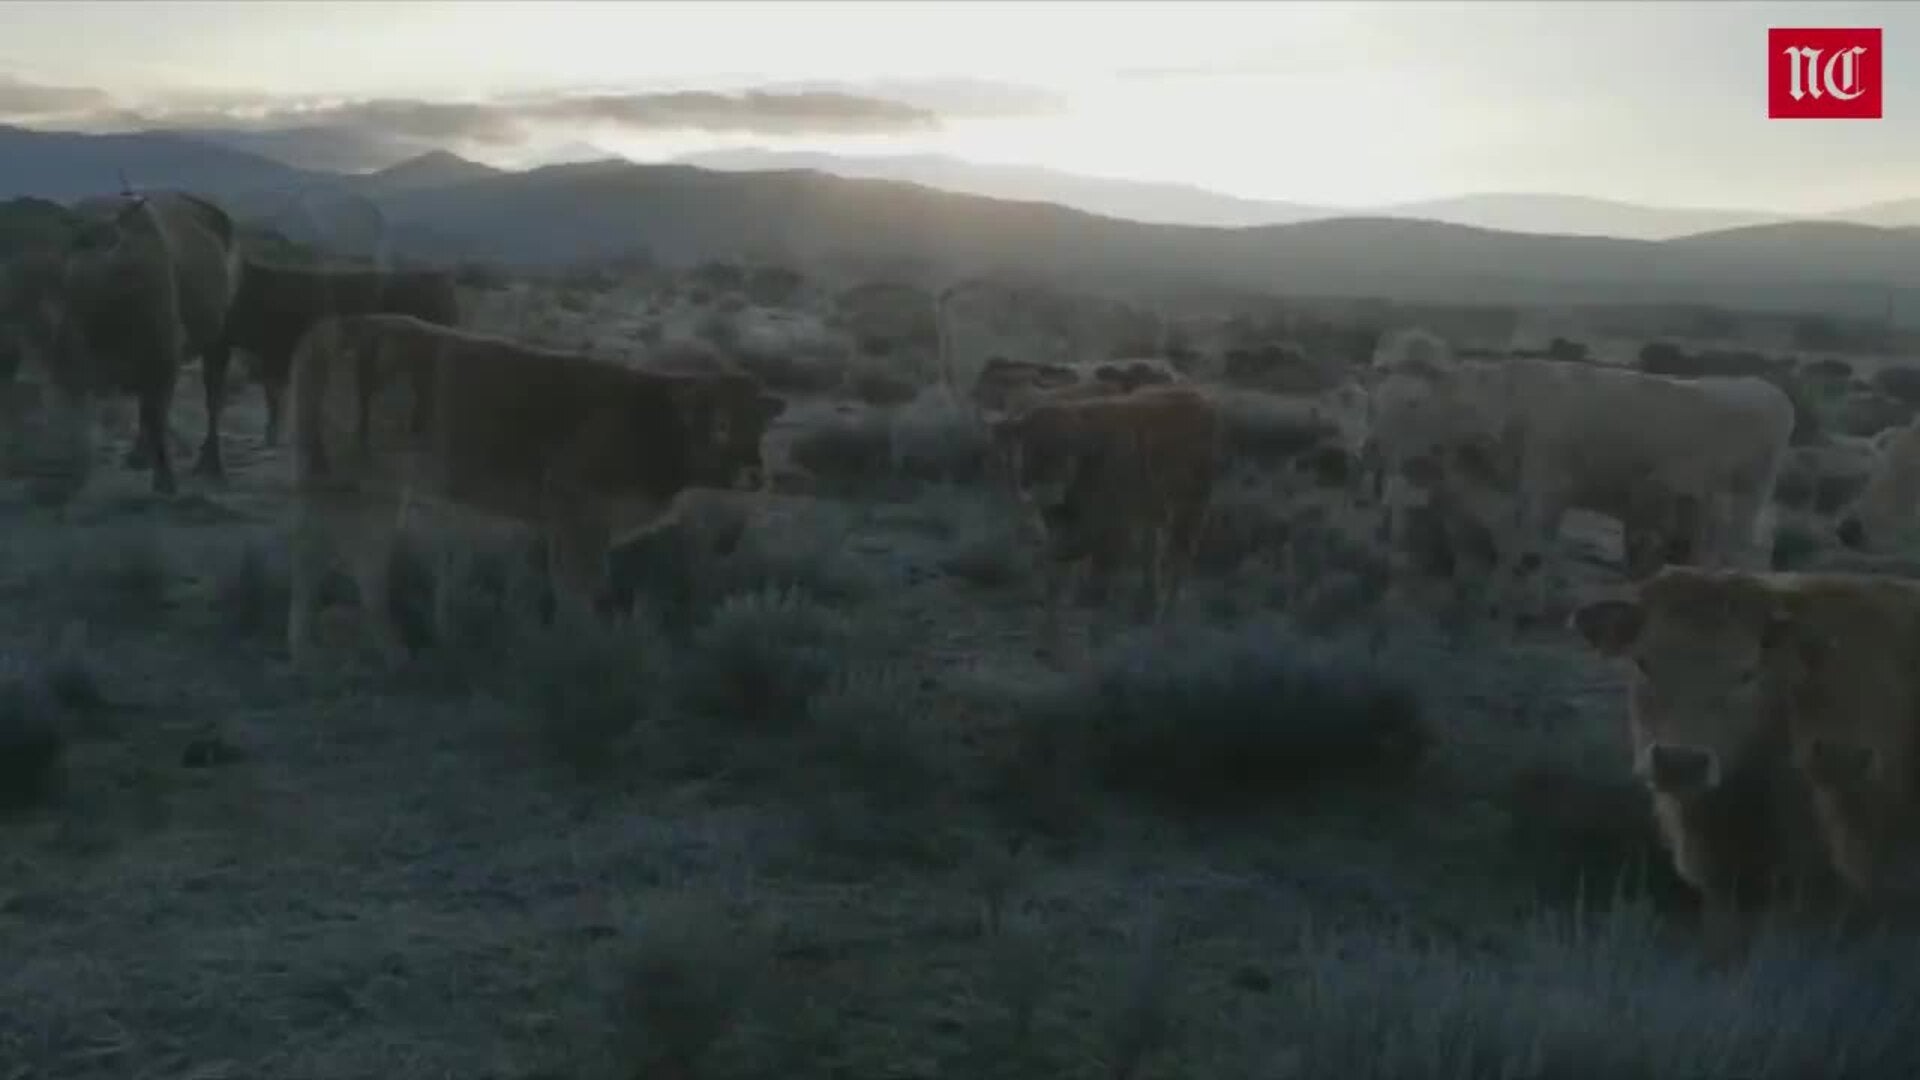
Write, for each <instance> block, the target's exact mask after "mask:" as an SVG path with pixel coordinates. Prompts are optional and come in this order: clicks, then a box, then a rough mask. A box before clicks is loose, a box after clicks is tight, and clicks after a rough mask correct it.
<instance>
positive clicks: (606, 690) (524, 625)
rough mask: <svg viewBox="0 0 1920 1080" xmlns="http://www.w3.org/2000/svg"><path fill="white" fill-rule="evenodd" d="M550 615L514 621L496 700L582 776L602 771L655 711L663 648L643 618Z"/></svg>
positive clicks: (665, 648)
mask: <svg viewBox="0 0 1920 1080" xmlns="http://www.w3.org/2000/svg"><path fill="white" fill-rule="evenodd" d="M569 610H570V609H564V608H563V609H561V610H560V611H557V612H556V613H555V616H556V617H555V618H554V620H553V621H552V622H551V623H548V624H544V625H543V624H541V623H538V622H535V621H533V620H521V621H520V622H519V623H518V629H517V632H516V633H515V634H514V635H513V636H514V638H515V639H516V640H515V641H514V643H513V650H512V654H511V655H512V656H513V663H512V664H510V665H501V667H500V670H501V671H502V672H508V671H510V672H511V675H510V676H509V677H508V678H507V679H506V680H505V686H504V688H503V692H502V696H503V697H505V698H506V699H507V700H509V701H510V702H511V703H512V704H514V705H517V706H518V707H519V708H520V709H521V710H523V712H524V714H525V716H526V717H527V719H528V720H530V721H531V722H532V724H533V730H534V732H535V734H536V736H537V738H538V740H539V742H540V744H541V746H543V747H544V748H545V749H546V750H547V751H548V752H549V753H551V754H552V755H553V756H554V758H555V759H556V760H558V761H560V762H561V763H563V764H565V765H567V766H569V767H571V768H572V769H573V770H574V771H575V772H576V773H578V774H581V775H592V774H595V773H598V772H602V771H604V770H605V769H606V768H607V767H608V766H609V765H611V764H612V763H613V761H614V760H615V758H616V756H617V753H618V750H619V747H620V744H621V741H622V740H623V739H624V738H625V737H626V736H627V735H628V734H629V733H630V732H632V731H633V730H634V728H635V725H636V724H639V723H641V722H643V721H646V720H648V719H650V718H651V717H653V716H654V715H655V714H656V712H657V710H658V709H660V708H661V706H662V704H663V703H662V694H663V691H664V689H665V687H666V673H667V670H668V663H667V662H668V649H669V646H668V645H667V642H666V640H665V638H664V637H663V636H662V635H661V634H660V633H659V631H658V629H657V628H656V627H654V626H653V625H652V624H651V623H650V622H649V621H648V620H647V619H646V618H645V617H644V616H641V615H628V616H626V617H624V618H620V619H613V620H606V619H599V618H592V617H585V616H581V615H572V614H567V612H568V611H569Z"/></svg>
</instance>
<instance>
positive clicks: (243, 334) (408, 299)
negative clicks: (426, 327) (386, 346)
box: [206, 259, 460, 474]
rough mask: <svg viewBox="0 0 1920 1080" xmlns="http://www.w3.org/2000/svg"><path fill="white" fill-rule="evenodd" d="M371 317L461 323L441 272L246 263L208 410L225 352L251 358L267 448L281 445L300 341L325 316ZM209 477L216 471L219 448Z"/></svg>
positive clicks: (212, 367) (222, 382) (222, 374)
mask: <svg viewBox="0 0 1920 1080" xmlns="http://www.w3.org/2000/svg"><path fill="white" fill-rule="evenodd" d="M376 313H390V314H395V315H412V316H414V317H415V318H418V319H422V320H424V321H426V322H430V323H436V324H438V325H441V326H453V325H455V324H457V323H458V322H459V321H460V298H459V295H458V293H457V291H456V290H455V288H454V282H453V276H452V275H451V274H449V273H446V272H445V271H441V270H368V269H362V268H359V267H309V266H279V265H275V264H273V263H266V262H259V261H255V260H252V259H248V260H246V262H245V264H244V267H243V271H242V275H241V280H240V291H239V292H238V293H237V294H236V295H235V296H234V298H233V308H232V310H231V311H230V312H229V313H228V315H227V332H226V336H225V338H224V340H223V341H222V343H221V346H222V347H221V348H219V349H218V350H216V351H215V352H214V353H212V354H210V355H209V356H208V358H207V371H206V378H207V380H208V383H209V386H210V387H211V389H210V390H209V394H210V396H209V398H208V400H209V402H213V401H224V400H225V387H226V377H227V357H228V354H229V350H231V349H235V348H238V349H242V350H245V351H246V352H248V353H251V354H252V355H253V358H254V375H255V377H256V378H257V379H259V381H260V389H261V392H262V393H263V394H264V395H265V397H266V402H267V431H266V438H267V445H268V446H277V445H279V442H280V425H281V411H282V410H281V401H282V398H283V397H284V395H285V391H286V386H287V379H288V376H289V373H290V371H291V369H292V365H293V350H294V348H295V347H296V346H297V345H299V344H300V340H301V338H303V337H305V336H306V333H307V331H308V330H309V329H310V328H312V326H313V324H314V323H316V322H319V321H320V320H321V319H323V318H326V317H327V316H329V315H371V314H376ZM211 469H212V471H213V472H214V473H216V474H218V472H219V471H220V461H219V453H218V448H217V447H216V448H215V451H214V459H213V464H212V466H211Z"/></svg>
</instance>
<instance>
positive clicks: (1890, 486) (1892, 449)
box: [1837, 423, 1920, 554]
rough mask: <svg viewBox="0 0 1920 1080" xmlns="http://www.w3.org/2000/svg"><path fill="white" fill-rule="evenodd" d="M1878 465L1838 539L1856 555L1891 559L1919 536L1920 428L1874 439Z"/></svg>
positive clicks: (1843, 516)
mask: <svg viewBox="0 0 1920 1080" xmlns="http://www.w3.org/2000/svg"><path fill="white" fill-rule="evenodd" d="M1873 446H1874V448H1875V451H1876V455H1875V456H1876V460H1875V462H1874V465H1873V469H1872V471H1871V472H1870V473H1869V474H1868V476H1867V482H1866V485H1865V486H1864V487H1862V488H1861V489H1860V494H1859V496H1858V497H1857V498H1855V499H1854V500H1853V503H1852V505H1850V506H1848V507H1847V508H1846V509H1844V510H1842V511H1841V512H1840V515H1839V518H1840V524H1839V527H1838V529H1837V535H1838V537H1839V540H1840V542H1841V543H1842V544H1845V545H1846V546H1847V547H1850V548H1852V549H1854V550H1855V551H1866V552H1874V553H1879V554H1892V553H1895V552H1897V551H1899V550H1900V548H1901V547H1903V546H1905V545H1907V544H1908V543H1909V542H1911V541H1912V540H1914V539H1915V537H1916V533H1920V423H1916V424H1912V425H1909V426H1907V427H1903V428H1895V429H1894V430H1892V431H1887V432H1883V433H1882V434H1881V435H1880V436H1879V437H1878V438H1876V439H1874V440H1873Z"/></svg>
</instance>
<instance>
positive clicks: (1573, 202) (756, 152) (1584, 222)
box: [677, 147, 1783, 240]
mask: <svg viewBox="0 0 1920 1080" xmlns="http://www.w3.org/2000/svg"><path fill="white" fill-rule="evenodd" d="M677 163H678V164H685V165H697V166H700V167H701V168H706V169H725V170H748V169H751V170H761V171H768V170H780V169H815V170H818V171H820V172H824V173H831V174H833V175H835V176H850V177H861V178H870V179H881V180H905V181H907V182H909V183H915V184H924V185H926V186H927V187H932V188H939V189H940V190H942V191H955V192H960V193H963V194H968V195H986V196H989V197H992V198H999V199H1024V200H1036V201H1039V202H1052V203H1059V204H1060V205H1062V206H1070V207H1073V208H1074V209H1076V210H1085V211H1087V212H1088V213H1094V214H1104V215H1106V216H1108V217H1119V218H1127V219H1129V220H1133V221H1146V222H1153V223H1159V224H1168V225H1207V226H1217V227H1224V228H1241V227H1247V226H1254V225H1286V224H1292V223H1296V222H1301V221H1315V220H1324V219H1327V218H1338V217H1351V216H1355V215H1358V214H1364V215H1367V216H1382V217H1405V218H1418V219H1421V220H1426V221H1440V222H1445V223H1447V224H1451V225H1471V226H1474V227H1476V228H1482V229H1500V230H1502V231H1506V232H1531V233H1548V234H1553V235H1564V236H1611V237H1617V238H1620V239H1628V240H1665V239H1669V238H1671V237H1676V236H1686V235H1689V234H1691V233H1699V232H1707V231H1709V230H1713V229H1730V228H1735V227H1737V226H1741V225H1754V224H1759V223H1762V222H1768V221H1778V220H1781V219H1782V216H1783V215H1779V214H1773V213H1767V212H1763V211H1746V210H1714V209H1694V208H1680V207H1659V206H1639V205H1635V204H1633V203H1624V202H1615V201H1611V200H1607V199H1590V198H1585V197H1582V196H1575V195H1545V194H1527V193H1517V194H1482V195H1462V196H1459V197H1456V198H1448V199H1430V200H1425V201H1421V202H1410V203H1401V204H1396V205H1392V206H1382V207H1373V208H1367V209H1364V210H1362V209H1355V208H1340V207H1330V206H1313V205H1310V204H1306V203H1292V202H1274V201H1267V200H1261V199H1244V198H1240V197H1238V196H1233V195H1226V194H1222V193H1220V192H1217V191H1209V190H1207V189H1205V188H1201V187H1196V186H1193V185H1190V184H1151V183H1141V182H1138V181H1132V180H1117V179H1105V178H1100V177H1091V176H1079V175H1076V174H1073V173H1066V172H1057V171H1055V170H1052V169H1042V168H1033V167H1026V166H1012V165H981V164H976V163H974V162H970V161H963V160H961V159H959V158H952V157H943V156H940V155H937V154H916V155H898V156H879V157H855V156H850V155H835V154H825V153H813V152H809V151H776V150H764V149H759V148H753V147H748V148H742V149H734V150H715V151H707V152H703V153H697V154H688V155H685V156H683V157H680V158H678V159H677Z"/></svg>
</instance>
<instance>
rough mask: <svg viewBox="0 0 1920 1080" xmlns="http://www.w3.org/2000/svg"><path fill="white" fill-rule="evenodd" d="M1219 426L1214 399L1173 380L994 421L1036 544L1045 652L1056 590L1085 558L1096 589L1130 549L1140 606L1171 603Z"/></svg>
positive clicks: (1191, 541)
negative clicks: (1042, 562) (1041, 563)
mask: <svg viewBox="0 0 1920 1080" xmlns="http://www.w3.org/2000/svg"><path fill="white" fill-rule="evenodd" d="M1220 430H1221V428H1220V420H1219V417H1218V415H1217V413H1216V410H1215V409H1214V406H1213V404H1212V403H1211V402H1209V401H1208V400H1207V399H1206V398H1205V397H1203V396H1202V395H1201V394H1200V393H1198V392H1197V391H1195V390H1193V389H1191V388H1188V387H1180V386H1169V387H1148V388H1145V389H1141V390H1136V391H1134V392H1133V393H1131V394H1127V395H1124V396H1114V397H1103V398H1084V399H1069V400H1055V401H1045V402H1042V403H1040V404H1038V405H1035V406H1034V407H1032V408H1031V409H1029V410H1027V411H1026V412H1024V413H1021V414H1019V415H1017V416H1014V417H1011V418H1009V419H1005V420H1001V421H998V422H996V423H995V424H994V425H993V436H994V443H995V445H996V447H997V448H998V450H999V452H1000V454H1001V456H1002V458H1003V460H1004V461H1005V463H1006V467H1007V470H1008V473H1009V475H1010V476H1011V478H1012V480H1013V482H1014V484H1015V485H1016V487H1017V489H1018V492H1019V495H1020V497H1021V499H1022V501H1023V502H1025V503H1026V504H1027V506H1028V507H1029V508H1030V510H1031V511H1032V514H1033V518H1032V520H1033V524H1034V526H1035V527H1036V529H1037V531H1038V532H1039V533H1040V535H1041V538H1042V542H1043V545H1044V550H1045V558H1046V563H1047V575H1046V576H1047V584H1046V628H1045V636H1046V639H1047V646H1048V648H1049V649H1053V650H1057V648H1058V644H1059V617H1058V609H1059V604H1060V598H1061V596H1062V594H1063V593H1064V592H1065V590H1066V588H1067V586H1068V584H1069V582H1070V579H1071V578H1072V577H1073V572H1074V570H1075V568H1076V567H1078V566H1079V565H1080V564H1082V563H1089V564H1091V568H1092V570H1093V573H1094V575H1095V576H1096V578H1097V579H1098V583H1099V584H1102V585H1104V584H1105V582H1106V581H1107V579H1109V578H1110V577H1111V575H1112V574H1113V573H1114V571H1115V570H1117V569H1118V567H1119V564H1120V563H1121V562H1123V561H1124V560H1125V559H1126V558H1127V557H1129V556H1131V557H1133V558H1134V559H1136V560H1137V561H1138V565H1139V568H1140V571H1141V605H1142V607H1143V608H1144V609H1145V611H1146V614H1147V615H1148V616H1149V617H1150V618H1151V619H1153V620H1154V621H1155V622H1158V621H1160V620H1162V619H1163V618H1164V617H1165V616H1166V614H1167V613H1168V612H1169V611H1170V610H1171V609H1172V607H1173V605H1174V603H1175V602H1176V601H1177V600H1178V598H1179V592H1180V586H1181V583H1182V581H1183V579H1184V576H1185V574H1186V572H1187V570H1188V569H1189V567H1190V566H1191V564H1192V561H1193V556H1194V550H1195V548H1196V546H1197V545H1198V543H1199V539H1200V535H1201V530H1202V527H1203V526H1204V525H1205V523H1206V515H1207V508H1208V506H1209V504H1210V503H1211V500H1212V496H1213V483H1214V478H1215V476H1216V475H1217V473H1218V472H1219V460H1220V449H1221V437H1220Z"/></svg>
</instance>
